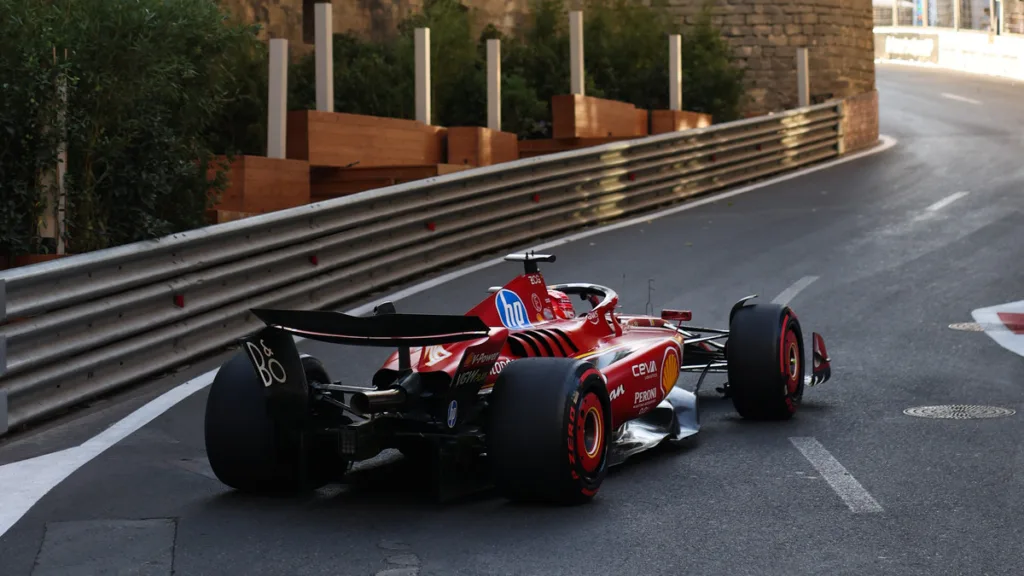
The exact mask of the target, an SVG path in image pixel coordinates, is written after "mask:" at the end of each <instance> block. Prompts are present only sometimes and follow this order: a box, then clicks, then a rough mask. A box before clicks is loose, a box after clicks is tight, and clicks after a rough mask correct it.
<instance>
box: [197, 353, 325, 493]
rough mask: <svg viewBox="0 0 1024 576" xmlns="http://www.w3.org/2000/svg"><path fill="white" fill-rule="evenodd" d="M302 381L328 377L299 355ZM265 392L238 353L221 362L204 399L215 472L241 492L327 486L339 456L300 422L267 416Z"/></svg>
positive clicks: (208, 450) (208, 449) (316, 364)
mask: <svg viewBox="0 0 1024 576" xmlns="http://www.w3.org/2000/svg"><path fill="white" fill-rule="evenodd" d="M302 365H303V369H304V371H305V373H306V379H307V381H323V380H326V379H327V376H326V371H325V370H324V369H323V365H321V364H320V363H319V362H318V361H316V360H315V359H313V358H308V357H307V358H303V359H302ZM267 397H268V394H267V392H266V389H265V388H264V386H263V383H262V382H261V381H260V379H259V377H258V375H257V374H256V371H255V370H254V369H253V367H252V364H251V362H250V361H249V358H248V357H247V356H246V355H245V354H244V353H242V352H239V353H238V354H236V355H235V356H234V357H233V358H232V359H231V360H229V361H228V362H227V363H225V364H224V365H223V366H221V368H220V370H219V371H218V372H217V376H216V377H215V378H214V380H213V384H212V385H211V386H210V394H209V397H208V398H207V401H206V417H205V424H204V431H205V436H206V454H207V457H208V458H209V461H210V467H211V468H212V469H213V472H214V474H215V475H216V476H217V478H218V479H219V480H220V481H221V482H223V483H224V484H226V485H228V486H230V487H232V488H234V489H236V490H239V491H243V492H256V493H282V492H295V491H300V490H312V489H316V488H319V487H320V486H323V485H324V484H326V483H327V482H328V481H329V480H330V477H331V475H332V473H333V472H334V471H335V470H336V469H337V466H338V464H339V462H338V459H337V458H335V457H334V455H333V453H330V452H326V453H325V450H326V449H327V447H326V446H325V443H324V442H323V441H315V440H314V439H313V438H312V437H310V436H308V435H306V434H304V433H303V431H302V429H301V427H299V426H295V425H292V426H289V425H286V424H283V423H282V422H281V421H280V420H277V419H275V418H273V417H272V415H271V411H270V407H269V405H268V404H269V403H268V401H267Z"/></svg>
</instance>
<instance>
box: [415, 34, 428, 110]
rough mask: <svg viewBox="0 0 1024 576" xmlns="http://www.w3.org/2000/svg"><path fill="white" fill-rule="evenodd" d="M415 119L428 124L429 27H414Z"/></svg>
mask: <svg viewBox="0 0 1024 576" xmlns="http://www.w3.org/2000/svg"><path fill="white" fill-rule="evenodd" d="M416 120H419V121H420V122H423V123H424V124H430V28H417V29H416Z"/></svg>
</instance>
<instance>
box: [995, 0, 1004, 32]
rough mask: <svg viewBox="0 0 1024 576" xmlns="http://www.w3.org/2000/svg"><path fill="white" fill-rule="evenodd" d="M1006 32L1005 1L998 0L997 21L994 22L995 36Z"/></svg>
mask: <svg viewBox="0 0 1024 576" xmlns="http://www.w3.org/2000/svg"><path fill="white" fill-rule="evenodd" d="M1005 31H1006V0H999V19H998V20H996V34H1000V35H1001V34H1002V33H1003V32H1005Z"/></svg>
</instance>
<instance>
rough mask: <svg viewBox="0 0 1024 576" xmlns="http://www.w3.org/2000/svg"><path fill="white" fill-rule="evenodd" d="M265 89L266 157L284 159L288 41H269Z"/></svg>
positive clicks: (286, 121) (273, 39)
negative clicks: (266, 90) (268, 79)
mask: <svg viewBox="0 0 1024 576" xmlns="http://www.w3.org/2000/svg"><path fill="white" fill-rule="evenodd" d="M267 89H268V93H267V157H268V158H286V156H285V152H286V150H285V141H286V135H287V134H288V40H286V39H285V38H271V39H270V81H269V82H268V83H267Z"/></svg>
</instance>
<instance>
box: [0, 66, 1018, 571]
mask: <svg viewBox="0 0 1024 576" xmlns="http://www.w3.org/2000/svg"><path fill="white" fill-rule="evenodd" d="M878 87H879V90H880V94H881V108H882V118H881V127H882V132H883V133H884V134H886V135H889V136H892V137H894V138H896V139H897V140H898V144H897V145H896V146H895V147H894V148H892V149H890V150H888V151H885V152H882V153H879V154H876V155H873V156H869V157H866V158H862V159H859V160H855V161H853V162H850V163H846V164H843V165H840V166H836V167H833V168H829V169H827V170H822V171H818V172H815V173H812V174H809V175H806V176H801V177H799V178H796V179H792V180H789V181H787V182H785V183H781V184H778V185H774V186H771V187H767V188H763V189H761V190H757V191H754V192H751V193H749V194H745V195H741V196H737V197H734V198H731V199H729V200H723V201H721V202H715V203H711V204H708V205H705V206H702V207H698V208H696V209H693V210H689V211H684V212H680V213H678V214H675V215H672V216H668V217H665V218H662V219H659V220H654V221H652V222H650V223H643V224H640V225H637V226H633V227H628V228H622V229H619V230H615V231H612V232H608V233H604V234H599V235H595V236H591V237H589V238H586V239H583V240H580V241H576V242H571V243H568V244H564V245H562V246H558V247H557V248H555V249H553V251H554V252H555V253H556V254H557V256H558V262H557V263H556V264H554V265H548V266H547V267H546V268H544V269H543V271H544V272H545V273H546V278H547V280H548V281H549V282H561V281H594V282H598V283H603V284H607V285H609V286H611V287H612V288H614V289H616V290H618V291H619V293H620V295H621V297H622V304H623V307H624V308H625V309H626V310H636V311H641V312H642V311H643V310H644V307H645V305H646V304H647V303H648V298H649V297H650V298H651V303H652V304H653V306H654V307H655V309H660V308H677V307H678V308H687V309H692V310H693V311H694V315H695V321H697V322H699V323H701V324H705V325H707V324H712V325H725V324H726V322H727V313H728V310H729V307H730V306H731V305H732V303H733V302H734V301H735V300H736V299H738V298H740V297H743V296H745V295H747V294H752V293H756V294H760V295H761V297H762V298H763V299H765V300H771V299H773V298H775V297H776V296H777V295H779V294H781V293H783V292H784V291H786V290H787V288H789V287H790V286H793V285H794V284H795V283H797V282H800V281H801V280H803V282H802V284H805V285H806V287H805V288H803V289H802V290H801V291H799V292H798V293H797V294H796V295H795V296H794V297H793V299H792V301H791V305H792V306H793V307H794V309H795V311H796V312H797V314H798V315H799V317H800V319H801V321H802V323H803V324H804V327H805V330H806V331H810V330H817V331H819V332H821V333H822V334H823V335H824V336H825V338H826V342H827V343H828V345H829V352H830V353H831V355H832V358H833V380H831V381H830V382H828V383H826V384H824V385H823V386H821V387H820V388H815V389H811V390H809V391H808V393H807V394H806V396H805V404H804V406H803V409H802V412H800V413H799V414H798V415H797V417H796V418H795V419H794V420H792V421H790V422H786V423H774V424H752V423H748V422H744V421H742V420H740V419H739V418H738V417H737V416H735V414H734V412H733V410H732V407H731V404H730V403H729V402H728V401H723V400H719V399H718V398H717V395H716V394H715V393H714V392H713V386H710V385H706V386H705V387H704V390H706V391H707V392H704V391H702V397H703V400H704V402H705V406H706V407H707V413H706V416H705V417H704V428H703V432H702V438H701V441H700V443H699V444H698V446H696V447H694V448H691V449H688V450H682V451H680V450H659V451H657V452H655V453H651V454H648V455H645V456H643V457H640V458H636V459H635V460H631V461H630V462H629V463H627V464H626V465H624V466H622V467H620V468H618V469H615V470H614V471H613V472H612V474H611V475H610V476H609V478H608V480H607V481H606V483H605V485H604V487H603V488H602V490H601V493H600V495H599V497H598V498H597V499H596V501H595V502H593V503H592V504H591V505H588V506H584V507H579V508H573V509H548V508H538V507H523V506H513V505H510V504H507V503H506V502H504V501H502V500H500V499H496V498H493V497H491V496H489V495H487V494H484V495H481V496H478V497H474V498H471V499H468V500H466V501H463V502H459V503H456V504H452V505H447V506H438V505H434V504H431V503H430V501H429V500H428V499H427V498H426V496H425V495H423V494H420V493H417V492H416V491H415V490H410V486H414V485H415V484H416V478H415V477H412V476H410V475H409V474H408V473H407V471H405V469H404V468H402V465H401V462H394V461H390V462H389V461H385V462H383V463H381V464H380V465H378V466H377V467H376V468H374V469H371V470H364V471H362V472H360V473H358V474H356V480H357V481H356V483H355V485H354V486H350V487H333V486H332V487H329V488H326V489H323V490H321V491H319V492H318V493H316V494H315V495H312V496H309V497H303V498H296V499H261V498H250V497H243V496H240V495H237V494H234V493H232V492H231V491H230V490H229V489H227V488H226V487H224V486H223V485H221V484H220V483H219V482H217V481H216V480H214V479H212V478H211V477H210V476H209V472H208V468H206V465H205V454H204V447H203V437H202V417H203V407H204V404H205V399H206V392H205V390H204V391H200V392H198V393H196V394H194V395H193V396H191V397H189V398H188V399H186V400H185V401H183V402H181V403H180V404H178V405H177V406H176V407H175V408H173V409H172V410H170V411H169V412H167V413H165V414H163V415H161V416H160V417H158V418H157V419H156V420H154V421H153V422H152V423H150V424H149V425H147V426H145V427H144V428H142V429H141V430H139V431H138V432H135V433H134V434H132V435H130V436H128V437H127V438H126V439H125V440H123V441H121V442H120V443H118V444H117V445H115V446H113V447H112V448H110V449H109V450H107V451H106V452H104V453H103V454H101V455H100V456H99V457H98V458H96V459H94V460H92V461H91V462H89V463H88V464H86V465H85V466H83V467H82V468H81V469H79V470H78V471H77V472H75V473H74V474H72V475H71V476H70V477H69V478H68V479H66V480H65V481H63V482H62V483H60V484H59V485H58V486H57V487H56V488H55V489H54V490H52V491H51V492H50V493H49V494H48V495H46V496H45V497H44V498H43V499H42V500H41V501H40V502H39V503H38V504H37V505H36V506H34V507H33V508H32V509H31V510H30V511H29V512H28V514H26V515H25V516H24V517H23V518H22V519H21V520H20V521H19V522H18V523H17V524H16V525H14V527H13V528H12V529H11V530H10V531H9V532H7V534H6V535H4V536H3V537H2V538H0V574H2V575H3V576H6V575H12V576H13V575H18V576H22V575H33V576H39V575H44V574H46V575H49V574H93V573H105V572H101V571H100V570H99V567H106V568H109V569H111V570H112V571H111V572H109V573H129V572H116V571H114V570H116V569H128V568H132V567H134V568H135V569H136V570H137V571H136V572H131V573H133V574H154V575H157V574H159V575H166V574H170V573H172V570H173V573H174V574H184V575H203V574H215V575H222V574H246V575H254V576H255V575H263V574H274V575H291V574H302V575H307V574H308V575H319V574H324V575H328V574H329V575H335V576H336V575H353V576H354V575H360V576H363V575H373V574H377V573H379V572H381V571H385V572H384V573H385V574H394V575H398V574H417V573H418V574H422V575H463V574H465V575H477V574H481V575H492V574H493V575H497V574H516V575H520V574H522V575H549V574H550V575H556V574H557V575H575V574H580V575H584V574H586V575H593V574H609V575H620V574H665V575H678V574H708V575H711V574H723V575H726V574H727V575H730V576H734V575H741V574H759V575H760V574H780V575H782V574H786V575H789V574H858V575H860V574H901V575H903V574H922V575H925V574H927V575H931V574H938V573H941V574H1020V571H1021V565H1022V561H1024V546H1022V545H1021V543H1022V542H1024V448H1022V447H1021V446H1022V443H1021V438H1022V437H1024V358H1021V357H1020V356H1017V355H1014V354H1012V353H1011V352H1009V351H1007V350H1005V349H1003V348H1001V347H999V346H998V345H997V344H996V343H995V342H994V341H993V340H992V339H991V338H989V337H988V336H986V335H985V334H983V333H980V332H970V331H956V330H951V329H950V328H949V327H948V326H949V324H951V323H955V322H970V321H971V315H970V313H971V311H972V310H974V309H977V308H981V307H985V306H990V305H994V304H999V303H1003V302H1011V301H1015V300H1022V299H1024V266H1022V263H1024V189H1022V188H1024V162H1022V161H1021V158H1024V132H1022V130H1021V127H1022V126H1024V86H1013V85H1011V83H1009V82H1006V81H1000V80H992V79H985V78H977V77H971V76H965V75H960V74H954V73H950V72H941V71H932V70H920V69H914V68H904V67H893V66H884V65H883V66H879V69H878ZM942 94H946V95H947V96H942ZM959 192H968V194H966V195H958V196H953V195H954V194H957V193H959ZM950 198H954V199H953V200H949V199H950ZM943 200H946V203H945V204H940V205H937V203H939V202H940V201H943ZM929 207H932V208H933V209H929ZM517 271H518V268H517V266H516V265H514V264H505V265H499V266H494V267H490V268H486V269H483V270H480V271H477V272H474V273H472V274H469V275H467V276H465V277H463V278H461V279H459V280H456V281H454V282H451V283H446V284H443V285H441V286H437V287H435V288H432V289H429V290H426V291H424V292H421V293H418V294H416V295H413V296H410V297H408V298H405V299H402V300H400V301H398V302H397V305H398V307H399V310H405V311H434V312H447V313H463V312H464V311H465V310H467V309H468V308H469V307H470V306H471V305H472V304H474V303H475V302H477V301H479V300H480V299H482V298H483V297H484V296H485V295H486V293H485V291H486V288H487V287H488V286H491V285H497V284H501V283H503V282H504V281H505V280H507V279H508V278H509V277H510V276H511V275H512V274H515V273H517ZM809 278H814V280H813V281H810V279H809ZM649 280H653V286H654V291H653V292H651V293H649V291H648V281H649ZM807 282H810V283H809V284H807ZM304 348H305V349H306V350H308V351H310V352H312V353H315V354H317V353H319V354H323V353H325V352H326V351H327V348H325V347H322V346H319V345H311V344H310V343H308V342H307V343H305V344H304ZM384 354H385V352H382V351H366V350H348V349H344V350H337V349H334V350H331V352H330V354H329V355H327V356H324V357H325V359H326V360H327V363H328V367H329V369H331V370H332V371H333V374H334V375H336V376H341V377H343V378H345V377H350V378H352V379H355V380H356V381H358V380H359V379H360V378H363V377H365V376H367V375H368V374H369V373H370V372H371V371H372V370H373V369H375V368H376V367H377V364H378V362H379V361H380V360H382V359H383V355H384ZM203 368H205V367H195V368H193V369H192V371H193V372H198V371H202V369H203ZM185 373H188V371H186V372H185ZM180 380H181V378H180V377H179V381H180ZM719 381H720V379H716V380H713V381H710V382H709V384H711V383H717V382H719ZM173 384H174V381H173V379H170V380H167V381H164V382H162V383H156V384H153V385H152V386H150V387H148V388H146V389H143V391H141V392H137V393H135V394H134V395H132V396H130V397H127V398H123V399H119V400H115V401H111V402H109V403H107V404H105V405H101V406H98V407H97V408H95V409H93V410H92V411H89V412H86V413H84V414H83V415H79V416H77V417H76V419H74V420H70V421H67V422H63V423H60V424H58V425H54V426H51V427H49V428H48V429H47V430H44V431H40V432H39V433H37V434H33V435H30V436H27V437H22V438H17V439H16V440H15V441H14V442H8V443H7V444H6V445H4V446H0V464H3V463H7V462H12V461H15V460H19V459H21V458H27V457H30V456H35V455H38V454H43V453H46V452H49V451H53V450H56V449H60V448H63V447H67V446H71V445H74V444H76V443H78V442H81V441H82V440H84V439H86V438H88V437H89V436H90V435H91V434H93V433H95V431H98V430H102V429H103V427H104V426H106V425H107V424H109V423H111V422H113V421H115V420H117V419H118V418H120V417H121V416H123V415H124V414H126V413H127V412H129V411H130V410H131V409H134V407H136V406H138V405H140V404H141V403H143V402H144V401H145V400H147V399H148V398H151V397H153V396H155V395H156V394H158V393H159V392H160V391H162V390H164V389H167V388H169V387H171V385H173ZM937 404H981V405H988V406H997V407H1006V408H1012V409H1015V410H1017V411H1018V412H1017V414H1015V415H1013V416H1009V417H1005V418H994V419H984V420H981V419H977V420H931V419H923V418H914V417H911V416H907V415H904V414H903V412H902V411H903V410H904V409H906V408H909V407H914V406H925V405H937ZM792 439H795V440H792ZM812 439H813V440H812ZM798 446H800V447H803V448H804V450H805V451H807V452H808V454H809V456H805V455H804V452H802V451H801V450H800V449H798ZM809 458H813V459H814V460H815V462H816V463H818V464H822V462H824V460H822V459H826V458H834V460H829V462H832V463H833V464H834V463H835V462H838V463H839V464H840V465H841V466H842V468H840V469H838V470H837V469H835V468H834V467H833V468H827V467H826V468H825V469H824V472H822V471H819V469H818V468H817V467H816V466H815V465H814V464H812V461H811V459H809ZM385 460H387V459H385ZM825 464H827V462H825ZM2 469H3V468H2V467H0V470H2ZM823 473H824V474H825V475H826V476H828V478H826V477H823V475H822V474H823ZM852 479H855V480H856V482H852ZM829 480H831V481H832V482H833V483H835V486H836V487H835V488H833V486H832V483H830V482H829ZM8 488H9V487H3V486H0V490H6V489H8ZM0 513H2V511H0ZM87 562H91V564H87ZM71 566H78V567H79V568H82V567H83V566H92V567H93V568H94V569H93V570H91V571H90V570H85V571H79V572H76V571H75V570H74V569H72V568H71ZM140 566H145V568H144V569H141V570H140V569H139V567H140ZM386 570H392V571H391V572H386Z"/></svg>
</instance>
